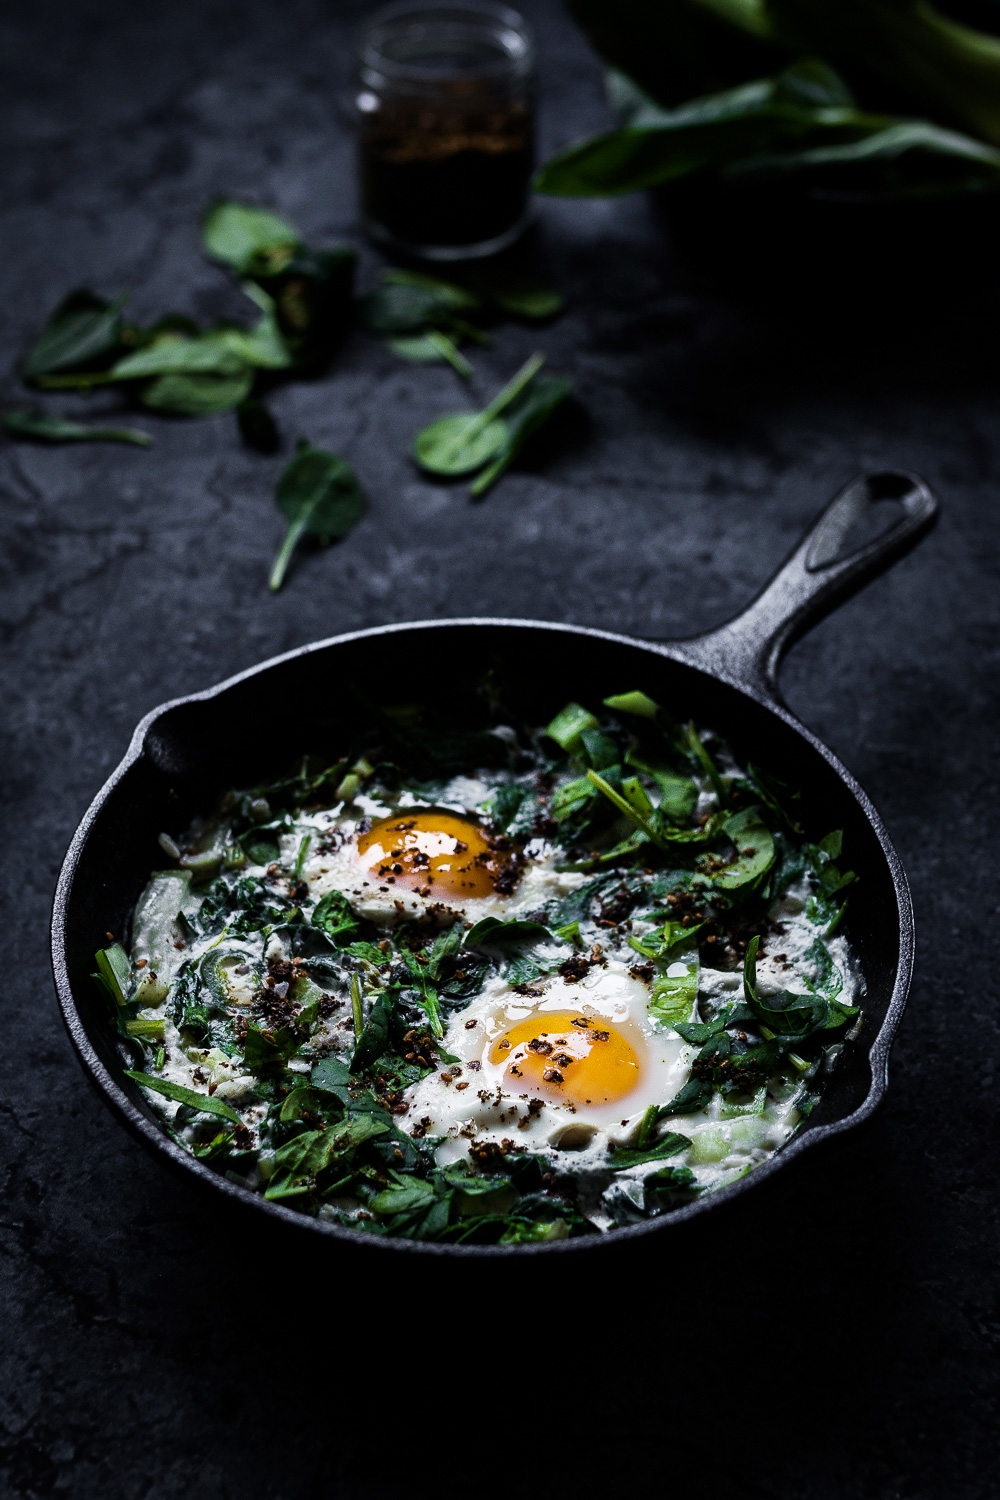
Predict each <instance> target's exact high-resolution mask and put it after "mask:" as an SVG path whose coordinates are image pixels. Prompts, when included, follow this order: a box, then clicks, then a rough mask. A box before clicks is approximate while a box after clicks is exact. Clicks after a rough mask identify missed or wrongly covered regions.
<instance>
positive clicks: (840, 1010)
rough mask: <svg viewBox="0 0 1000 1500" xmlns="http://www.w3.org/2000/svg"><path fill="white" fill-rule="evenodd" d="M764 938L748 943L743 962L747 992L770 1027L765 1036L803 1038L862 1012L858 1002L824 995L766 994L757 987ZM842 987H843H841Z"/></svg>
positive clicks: (759, 1016)
mask: <svg viewBox="0 0 1000 1500" xmlns="http://www.w3.org/2000/svg"><path fill="white" fill-rule="evenodd" d="M759 946H760V937H759V936H754V937H752V938H751V939H750V941H749V943H748V944H747V950H746V956H745V959H744V963H743V993H744V997H745V999H746V1002H747V1004H748V1005H749V1006H750V1008H751V1010H752V1011H753V1013H754V1015H755V1016H756V1017H757V1019H758V1021H759V1022H760V1023H761V1024H762V1025H763V1026H764V1027H765V1028H766V1030H765V1033H764V1034H765V1036H767V1037H769V1038H770V1037H774V1038H775V1039H776V1040H777V1041H778V1042H785V1043H787V1042H789V1041H793V1040H794V1041H796V1042H798V1041H800V1040H802V1039H804V1038H805V1037H808V1036H811V1035H812V1034H813V1033H814V1032H816V1031H821V1030H834V1029H836V1028H837V1027H840V1026H843V1025H844V1023H845V1022H846V1021H848V1020H849V1019H851V1018H852V1017H853V1016H856V1015H857V1014H858V1008H857V1006H854V1005H841V1004H839V1003H838V1002H837V1000H836V999H835V998H833V997H830V998H827V997H826V996H824V995H822V994H818V993H816V992H813V993H811V994H809V993H807V994H798V993H796V992H794V991H791V990H779V991H778V992H777V993H776V994H771V995H767V996H762V995H761V994H760V993H759V991H758V989H757V951H758V948H759ZM838 988H839V986H838Z"/></svg>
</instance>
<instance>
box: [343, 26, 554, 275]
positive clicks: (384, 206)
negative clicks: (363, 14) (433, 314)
mask: <svg viewBox="0 0 1000 1500" xmlns="http://www.w3.org/2000/svg"><path fill="white" fill-rule="evenodd" d="M359 62H360V66H359V81H360V88H359V90H358V96H357V108H358V156H359V175H360V180H361V199H362V206H363V211H364V216H365V221H366V226H367V229H368V232H369V233H370V234H371V235H372V237H373V238H375V239H377V240H380V241H381V242H382V243H384V244H387V245H390V246H392V247H393V248H395V249H397V250H403V251H406V252H408V253H409V254H411V255H417V256H421V257H423V258H424V259H427V260H439V261H441V260H444V261H447V260H467V259H471V258H474V257H477V256H483V255H493V254H495V253H496V252H497V251H498V250H502V249H504V248H505V247H506V246H507V245H510V244H512V243H513V242H514V241H515V240H516V239H517V238H518V236H519V235H520V233H521V231H522V230H523V229H524V227H525V225H526V223H527V222H528V219H529V216H530V192H531V174H532V169H533V166H534V150H535V140H534V137H535V100H534V46H533V44H532V40H531V35H530V32H529V31H528V28H527V26H526V25H525V23H524V21H523V20H522V18H521V17H520V16H519V15H518V14H517V12H516V11H514V10H510V9H508V8H507V7H506V6H503V5H492V4H485V3H469V4H459V3H456V4H451V5H432V6H427V5H418V4H412V3H401V4H395V5H388V6H386V7H385V8H384V9H382V10H380V11H378V12H376V14H375V15H374V16H373V17H372V19H371V21H369V23H368V24H367V26H366V27H365V28H364V31H363V33H362V35H361V38H360V44H359Z"/></svg>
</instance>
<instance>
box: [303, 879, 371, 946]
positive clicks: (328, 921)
mask: <svg viewBox="0 0 1000 1500" xmlns="http://www.w3.org/2000/svg"><path fill="white" fill-rule="evenodd" d="M309 920H310V921H311V922H312V925H313V926H314V927H318V928H319V929H320V930H321V931H322V932H325V933H326V935H327V937H328V938H329V939H330V941H331V943H333V944H334V945H335V947H337V948H345V947H346V946H347V945H348V943H351V942H353V941H354V938H355V937H356V936H357V934H358V932H359V931H360V923H359V921H358V919H357V917H356V916H355V915H354V910H353V908H352V906H351V903H350V901H348V899H347V897H346V896H345V895H344V893H343V891H337V890H333V891H327V893H326V895H325V896H324V897H323V898H322V900H321V901H319V903H318V904H317V905H316V906H314V907H313V910H312V914H311V916H310V919H309ZM379 956H380V957H381V955H379Z"/></svg>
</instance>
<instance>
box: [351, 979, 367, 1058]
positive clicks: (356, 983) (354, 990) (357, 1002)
mask: <svg viewBox="0 0 1000 1500" xmlns="http://www.w3.org/2000/svg"><path fill="white" fill-rule="evenodd" d="M351 1015H352V1016H353V1017H354V1040H355V1045H357V1043H358V1042H359V1041H360V1040H361V1033H362V1031H364V1029H365V1018H364V1015H363V1014H362V1011H361V975H360V974H352V975H351Z"/></svg>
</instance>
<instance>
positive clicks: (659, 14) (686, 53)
mask: <svg viewBox="0 0 1000 1500" xmlns="http://www.w3.org/2000/svg"><path fill="white" fill-rule="evenodd" d="M570 9H571V10H572V12H573V15H574V16H575V18H576V19H577V21H578V22H579V23H580V25H581V26H582V27H583V29H584V30H585V31H586V32H587V34H588V36H589V37H590V39H591V41H592V42H593V43H594V45H595V46H596V48H597V50H598V51H599V52H600V53H601V54H602V56H603V57H604V58H605V60H606V61H607V62H608V64H609V65H610V67H611V69H612V70H613V71H612V74H611V82H610V94H611V101H612V104H613V106H614V107H615V109H616V112H617V114H618V116H619V120H620V125H619V127H618V128H617V129H615V130H612V131H609V132H606V133H604V134H602V135H599V136H595V137H594V138H592V139H590V140H588V141H584V142H582V143H581V144H579V145H576V146H573V147H571V148H570V149H569V150H568V151H564V152H562V153H561V154H560V155H558V156H556V157H554V158H553V159H552V160H550V161H549V162H548V163H547V164H546V165H545V166H544V167H543V168H542V170H541V172H540V174H539V176H538V179H537V184H536V186H537V187H538V189H539V191H541V192H543V193H555V194H560V195H570V196H573V195H583V196H591V195H596V196H603V195H607V194H617V193H630V192H634V191H636V190H638V189H641V188H649V187H655V186H659V185H661V184H667V183H671V182H676V181H679V180H681V179H683V178H691V177H696V176H697V177H703V178H704V177H711V178H715V179H717V180H721V181H734V182H735V181H741V180H742V181H750V182H752V181H763V180H765V179H766V180H770V181H775V180H777V181H781V180H786V181H791V180H795V181H798V182H803V183H806V184H808V185H810V186H814V187H817V188H823V189H827V190H829V189H834V190H842V189H850V190H852V191H858V190H861V191H865V192H870V193H877V194H882V195H889V196H912V195H921V196H925V195H935V196H936V195H941V194H945V195H948V194H954V193H964V192H981V191H982V190H984V189H989V188H992V187H995V186H996V184H997V182H998V180H1000V177H998V174H1000V36H994V35H992V34H988V33H985V32H981V31H976V30H974V29H972V28H970V27H968V26H966V25H964V24H961V23H960V22H958V21H956V20H954V19H952V18H951V17H950V16H948V15H947V14H946V13H945V12H944V11H943V10H942V9H940V8H938V7H936V6H935V5H933V4H930V3H928V0H613V3H612V0H570Z"/></svg>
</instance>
